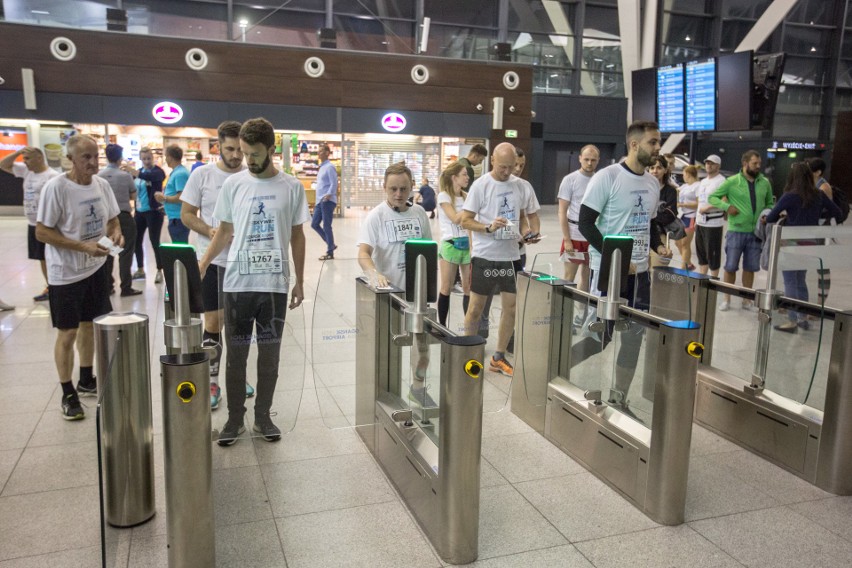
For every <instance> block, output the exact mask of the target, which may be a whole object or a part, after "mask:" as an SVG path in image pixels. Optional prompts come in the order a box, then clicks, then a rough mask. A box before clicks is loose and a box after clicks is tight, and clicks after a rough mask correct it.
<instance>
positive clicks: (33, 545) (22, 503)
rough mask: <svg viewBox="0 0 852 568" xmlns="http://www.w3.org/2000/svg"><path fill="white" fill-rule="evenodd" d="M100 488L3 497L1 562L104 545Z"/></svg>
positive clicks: (0, 517)
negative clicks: (99, 503)
mask: <svg viewBox="0 0 852 568" xmlns="http://www.w3.org/2000/svg"><path fill="white" fill-rule="evenodd" d="M97 503H98V488H97V486H96V485H91V486H87V487H82V488H79V489H73V490H63V491H48V492H45V493H31V494H27V495H13V496H11V497H0V534H2V535H3V538H2V539H0V560H5V559H9V558H19V557H22V556H37V555H40V554H46V553H49V552H56V551H59V550H66V549H69V548H81V547H87V546H96V545H98V544H100V512H99V508H98V505H97Z"/></svg>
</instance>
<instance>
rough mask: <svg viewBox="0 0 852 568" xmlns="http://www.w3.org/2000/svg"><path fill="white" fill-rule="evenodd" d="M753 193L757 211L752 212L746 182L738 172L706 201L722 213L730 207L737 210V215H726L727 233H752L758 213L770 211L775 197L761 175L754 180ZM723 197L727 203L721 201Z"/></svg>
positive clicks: (770, 185)
mask: <svg viewBox="0 0 852 568" xmlns="http://www.w3.org/2000/svg"><path fill="white" fill-rule="evenodd" d="M754 193H755V198H756V199H755V202H756V203H757V211H754V212H752V210H751V197H749V192H748V180H747V179H746V178H745V176H744V175H743V173H742V172H740V173H738V174H736V175H733V176H731V177H729V178H728V179H726V180H725V181H724V182H722V185H720V186H719V188H718V189H717V190H716V191H714V192H713V193H711V194H710V197H708V198H707V201H708V202H709V203H710V204H711V205H713V206H714V207H718V208H719V209H721V210H722V211H727V210H728V207H729V206H731V205H733V206H734V207H736V208H737V210H738V211H739V215H728V231H733V232H735V233H752V232H754V227H755V224H756V223H757V218H758V216H759V215H760V212H761V211H763V210H764V209H772V206H773V205H774V203H775V197H774V196H773V195H772V184H770V183H769V180H768V179H766V176H765V175H763V174H758V175H757V179H755V180H754ZM723 197H727V198H728V202H727V203H725V202H723V201H722V198H723Z"/></svg>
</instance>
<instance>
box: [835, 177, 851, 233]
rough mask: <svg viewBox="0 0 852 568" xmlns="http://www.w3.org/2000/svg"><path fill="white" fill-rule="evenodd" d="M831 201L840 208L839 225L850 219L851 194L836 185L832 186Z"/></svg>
mask: <svg viewBox="0 0 852 568" xmlns="http://www.w3.org/2000/svg"><path fill="white" fill-rule="evenodd" d="M831 200H832V201H834V204H835V205H837V206H838V207H839V208H840V219H838V220H837V223H838V224H840V223H842V222H844V221H845V220H846V218H847V217H849V194H848V193H846V191H845V190H843V189H841V188H839V187H837V186H836V185H832V186H831Z"/></svg>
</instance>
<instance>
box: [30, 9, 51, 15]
mask: <svg viewBox="0 0 852 568" xmlns="http://www.w3.org/2000/svg"><path fill="white" fill-rule="evenodd" d="M30 12H31V13H33V14H41V15H42V16H49V15H50V12H48V11H47V10H30Z"/></svg>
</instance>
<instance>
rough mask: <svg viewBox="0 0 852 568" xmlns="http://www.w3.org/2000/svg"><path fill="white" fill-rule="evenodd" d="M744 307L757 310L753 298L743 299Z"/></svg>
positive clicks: (751, 310)
mask: <svg viewBox="0 0 852 568" xmlns="http://www.w3.org/2000/svg"><path fill="white" fill-rule="evenodd" d="M743 309H744V310H748V311H750V312H753V311H754V310H755V305H754V301H753V300H743Z"/></svg>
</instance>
